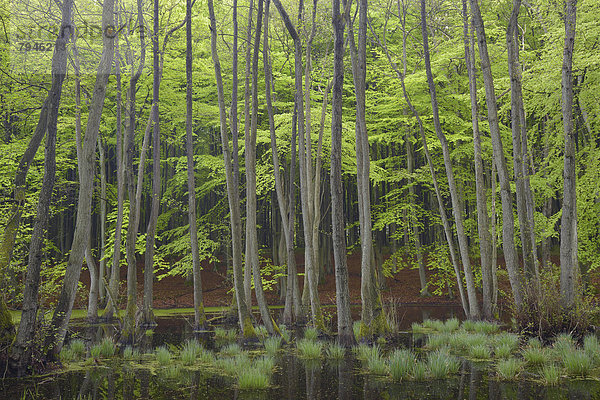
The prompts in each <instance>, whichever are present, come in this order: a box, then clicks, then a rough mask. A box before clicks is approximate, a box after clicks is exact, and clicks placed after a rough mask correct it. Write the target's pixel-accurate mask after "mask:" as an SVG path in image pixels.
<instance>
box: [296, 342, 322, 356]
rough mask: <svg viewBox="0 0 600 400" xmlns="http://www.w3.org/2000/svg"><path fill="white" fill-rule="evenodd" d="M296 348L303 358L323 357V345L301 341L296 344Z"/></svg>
mask: <svg viewBox="0 0 600 400" xmlns="http://www.w3.org/2000/svg"><path fill="white" fill-rule="evenodd" d="M296 347H297V348H298V351H299V352H300V356H301V357H304V358H309V359H315V358H319V357H321V350H322V349H323V343H321V342H317V341H315V340H310V339H300V340H299V341H298V342H297V343H296Z"/></svg>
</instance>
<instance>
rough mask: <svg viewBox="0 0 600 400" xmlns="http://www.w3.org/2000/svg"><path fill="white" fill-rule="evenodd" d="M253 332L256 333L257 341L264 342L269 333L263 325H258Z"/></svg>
mask: <svg viewBox="0 0 600 400" xmlns="http://www.w3.org/2000/svg"><path fill="white" fill-rule="evenodd" d="M254 332H256V336H257V337H258V339H259V340H264V339H265V338H267V337H268V336H269V331H267V328H266V327H265V326H264V325H259V326H257V327H256V328H254Z"/></svg>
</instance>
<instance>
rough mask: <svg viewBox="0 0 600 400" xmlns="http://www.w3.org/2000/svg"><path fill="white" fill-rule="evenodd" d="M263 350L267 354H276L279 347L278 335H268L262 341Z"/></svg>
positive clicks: (279, 338)
mask: <svg viewBox="0 0 600 400" xmlns="http://www.w3.org/2000/svg"><path fill="white" fill-rule="evenodd" d="M263 344H264V346H265V351H266V352H267V354H268V355H270V356H274V355H275V354H277V351H278V350H279V348H280V347H281V337H280V336H270V337H268V338H266V339H265V341H264V343H263Z"/></svg>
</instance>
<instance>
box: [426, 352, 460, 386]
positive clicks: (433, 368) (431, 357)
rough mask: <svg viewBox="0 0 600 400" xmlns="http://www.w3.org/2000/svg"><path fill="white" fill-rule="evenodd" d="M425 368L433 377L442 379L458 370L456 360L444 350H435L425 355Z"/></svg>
mask: <svg viewBox="0 0 600 400" xmlns="http://www.w3.org/2000/svg"><path fill="white" fill-rule="evenodd" d="M427 368H428V369H429V372H430V374H431V376H432V377H433V378H435V379H444V378H446V377H448V375H450V374H451V373H454V372H456V371H457V370H458V368H459V366H458V361H457V360H456V359H455V358H454V357H452V356H451V355H450V353H448V351H444V350H436V351H434V352H431V353H429V354H428V356H427Z"/></svg>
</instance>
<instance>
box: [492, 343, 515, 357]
mask: <svg viewBox="0 0 600 400" xmlns="http://www.w3.org/2000/svg"><path fill="white" fill-rule="evenodd" d="M512 352H513V349H512V348H511V346H510V345H509V344H499V345H497V346H496V348H495V349H494V356H495V357H496V358H508V357H510V356H511V355H512Z"/></svg>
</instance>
